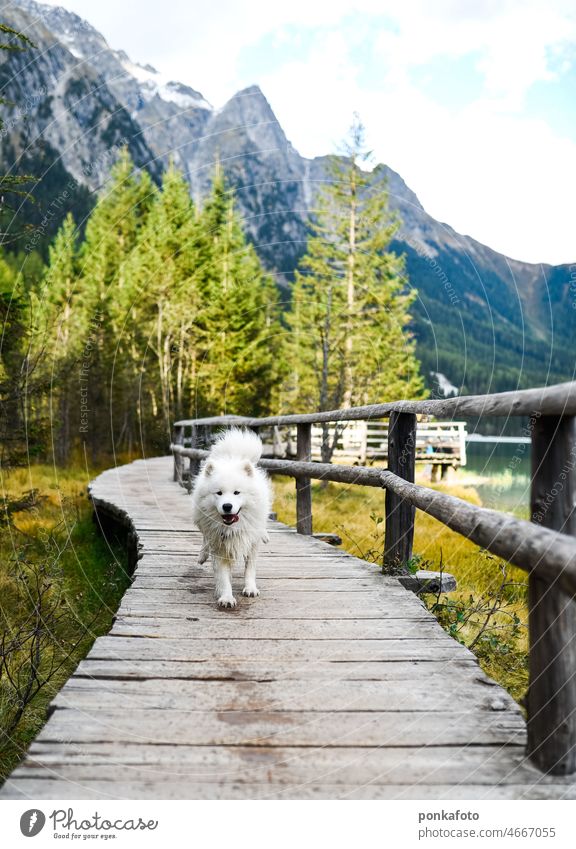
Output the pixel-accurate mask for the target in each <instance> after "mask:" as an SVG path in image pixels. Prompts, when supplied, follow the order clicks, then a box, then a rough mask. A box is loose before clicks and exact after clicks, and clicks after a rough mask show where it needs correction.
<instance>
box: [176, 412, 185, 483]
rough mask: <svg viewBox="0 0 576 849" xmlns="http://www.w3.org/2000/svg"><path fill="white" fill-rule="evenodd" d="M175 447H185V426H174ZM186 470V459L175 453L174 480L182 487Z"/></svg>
mask: <svg viewBox="0 0 576 849" xmlns="http://www.w3.org/2000/svg"><path fill="white" fill-rule="evenodd" d="M174 445H182V446H183V445H184V426H183V425H175V426H174ZM183 470H184V457H183V456H182V454H178V453H177V452H176V451H175V452H174V480H175V481H177V482H178V483H179V484H180V486H182V472H183Z"/></svg>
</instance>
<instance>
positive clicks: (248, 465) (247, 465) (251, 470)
mask: <svg viewBox="0 0 576 849" xmlns="http://www.w3.org/2000/svg"><path fill="white" fill-rule="evenodd" d="M244 471H245V472H246V474H247V475H248V477H249V478H251V477H252V475H253V474H254V466H253V465H252V463H250V461H249V460H247V461H246V462H245V463H244Z"/></svg>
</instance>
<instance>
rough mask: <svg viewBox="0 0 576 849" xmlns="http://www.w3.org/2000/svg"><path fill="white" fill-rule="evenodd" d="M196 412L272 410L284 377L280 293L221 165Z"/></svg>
mask: <svg viewBox="0 0 576 849" xmlns="http://www.w3.org/2000/svg"><path fill="white" fill-rule="evenodd" d="M200 223H201V238H200V242H199V245H198V250H199V260H200V264H199V274H200V286H201V294H202V301H203V304H204V309H203V311H202V314H201V315H200V316H199V317H198V322H197V324H198V330H199V336H200V351H201V354H200V356H201V360H200V363H199V367H198V369H197V372H196V374H195V376H194V377H195V383H194V387H193V394H194V398H195V401H196V404H195V406H196V409H198V408H199V409H201V410H202V411H203V412H204V413H205V414H214V415H216V414H223V413H225V412H226V413H236V414H246V413H250V414H253V415H257V414H259V413H261V412H264V411H268V410H269V409H270V404H271V399H272V397H273V395H274V392H275V390H276V387H277V385H278V382H279V376H280V362H279V347H280V325H279V319H278V309H277V300H278V296H277V292H276V288H275V286H274V283H273V281H272V279H271V277H270V276H269V275H268V274H266V273H265V272H264V270H263V268H262V266H261V264H260V261H259V259H258V257H257V255H256V252H255V250H254V248H253V246H252V245H250V244H249V243H248V241H247V239H246V237H245V235H244V233H243V230H242V227H241V224H240V220H239V218H238V215H237V214H236V212H235V209H234V194H233V192H232V191H230V190H229V189H228V188H227V186H226V184H225V180H224V177H223V175H222V173H221V171H220V169H219V168H217V169H216V173H215V175H214V180H213V185H212V191H211V194H210V196H209V197H208V199H207V201H206V203H205V205H204V207H203V210H202V214H201V218H200Z"/></svg>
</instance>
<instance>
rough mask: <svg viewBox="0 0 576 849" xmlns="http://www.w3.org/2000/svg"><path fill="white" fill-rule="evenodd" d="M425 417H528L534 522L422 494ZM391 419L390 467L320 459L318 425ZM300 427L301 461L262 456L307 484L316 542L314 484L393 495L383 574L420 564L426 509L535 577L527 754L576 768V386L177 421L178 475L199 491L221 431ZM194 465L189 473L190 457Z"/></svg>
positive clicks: (547, 767) (555, 766) (305, 522)
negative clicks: (418, 527)
mask: <svg viewBox="0 0 576 849" xmlns="http://www.w3.org/2000/svg"><path fill="white" fill-rule="evenodd" d="M417 416H434V417H436V418H449V419H453V418H455V417H456V416H474V417H484V416H501V417H512V416H523V417H529V419H530V422H529V426H528V432H529V434H530V436H531V443H532V449H531V465H532V476H531V495H530V510H531V521H530V522H527V521H524V520H522V519H516V518H514V517H512V516H509V515H506V514H503V513H499V512H497V511H494V510H488V509H486V508H483V507H477V506H475V505H472V504H469V503H468V502H466V501H463V500H462V499H459V498H455V497H454V496H450V495H446V494H444V493H442V492H439V491H437V490H434V489H431V488H429V487H424V486H420V485H416V484H415V483H414V477H415V463H416V450H417V439H416V422H417ZM377 418H388V419H389V423H388V433H387V441H388V446H387V455H388V456H387V463H388V468H387V469H382V468H374V467H372V468H367V467H364V466H340V465H335V464H331V463H316V462H314V463H313V462H311V459H312V458H311V428H312V424H320V423H326V422H347V421H358V420H361V419H367V420H369V419H377ZM235 425H236V426H242V427H248V428H251V429H253V430H255V431H258V430H260V429H261V428H264V427H270V426H285V425H296V426H297V440H296V443H297V444H296V456H297V459H295V460H278V459H274V460H272V459H262V460H261V461H260V465H261V466H262V467H263V468H264V469H267V470H268V471H270V472H271V473H273V474H284V475H289V476H291V477H293V478H295V480H296V513H297V521H296V527H297V530H298V532H299V533H301V534H311V533H312V489H311V480H312V479H318V480H326V481H335V482H340V483H346V484H356V485H363V486H376V487H381V488H383V489H384V490H385V493H386V497H385V542H384V567H385V568H386V569H390V568H391V567H393V568H394V569H395V570H397V569H398V568H402V567H403V566H405V565H406V564H407V563H408V561H409V560H410V559H411V557H412V548H413V538H414V519H415V510H416V508H418V509H420V510H422V511H424V512H426V513H428V514H430V515H432V516H434V517H435V518H436V519H438V520H439V521H440V522H442V523H443V524H444V525H446V526H447V527H449V528H451V529H452V530H454V531H457V532H458V533H460V534H463V535H464V536H466V537H467V538H468V539H470V540H472V541H473V542H475V543H476V544H478V545H480V546H482V548H484V549H486V550H487V551H490V552H491V553H493V554H495V555H497V556H499V557H503V558H504V559H505V560H507V561H509V562H510V563H513V564H514V565H516V566H518V567H519V568H521V569H523V570H524V571H526V572H527V573H528V574H529V579H528V608H529V614H528V631H529V645H530V648H529V687H528V693H527V697H526V711H527V720H528V721H527V726H528V743H527V753H528V755H529V756H530V758H531V759H532V760H533V762H534V763H535V764H536V765H537V766H538V767H539V768H540V769H542V770H543V771H545V772H550V773H553V774H571V773H573V772H575V771H576V601H575V596H576V382H570V383H563V384H559V385H557V386H550V387H546V388H541V389H526V390H520V391H516V392H503V393H498V394H493V395H480V396H469V397H459V398H450V399H446V400H429V401H398V402H393V403H389V404H372V405H369V406H364V407H354V408H350V409H345V410H330V411H326V412H325V411H322V412H316V413H306V414H299V415H286V416H267V417H260V418H254V417H249V416H213V417H209V418H202V419H187V420H181V421H178V422H176V425H175V429H174V442H173V444H172V446H171V448H172V451H173V454H174V478H175V480H178V481H179V482H180V483H182V484H184V485H188V486H191V485H192V482H193V479H194V477H195V475H196V474H197V473H198V470H199V467H200V462H201V460H202V459H203V458H204V457H205V456H206V453H207V451H206V449H209V447H210V444H211V441H212V438H213V432H214V430H215V429H217V428H226V427H231V426H235ZM185 458H188V459H189V460H190V467H189V469H188V472H187V473H185V471H184V459H185Z"/></svg>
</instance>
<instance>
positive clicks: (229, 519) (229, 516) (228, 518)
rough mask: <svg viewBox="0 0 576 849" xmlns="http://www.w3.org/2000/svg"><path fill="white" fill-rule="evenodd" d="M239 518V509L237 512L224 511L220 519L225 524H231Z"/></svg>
mask: <svg viewBox="0 0 576 849" xmlns="http://www.w3.org/2000/svg"><path fill="white" fill-rule="evenodd" d="M239 518H240V510H238V512H237V513H225V514H224V515H223V516H222V521H223V522H224V524H225V525H233V524H234V523H235V522H237V521H238V519H239Z"/></svg>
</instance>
